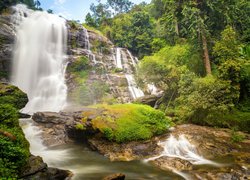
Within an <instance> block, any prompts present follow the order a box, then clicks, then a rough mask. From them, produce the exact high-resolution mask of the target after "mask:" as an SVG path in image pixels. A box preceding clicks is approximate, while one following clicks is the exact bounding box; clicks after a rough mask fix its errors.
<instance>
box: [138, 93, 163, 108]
mask: <svg viewBox="0 0 250 180" xmlns="http://www.w3.org/2000/svg"><path fill="white" fill-rule="evenodd" d="M161 97H162V94H159V95H147V96H143V97H141V98H138V99H136V100H135V102H136V103H140V104H146V105H149V106H151V107H155V104H156V102H157V101H158V100H159V99H160V98H161Z"/></svg>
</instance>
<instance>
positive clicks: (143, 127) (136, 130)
mask: <svg viewBox="0 0 250 180" xmlns="http://www.w3.org/2000/svg"><path fill="white" fill-rule="evenodd" d="M97 107H98V108H103V109H104V111H103V113H102V114H101V115H100V116H98V117H96V118H95V119H93V120H92V125H93V127H94V128H96V129H99V130H100V131H101V132H102V133H103V134H104V136H105V137H106V138H107V139H108V140H110V141H111V140H112V141H116V142H119V143H122V142H127V141H133V140H143V139H149V138H151V137H152V136H153V135H159V134H162V133H163V132H165V131H166V130H167V129H168V128H169V127H170V124H171V122H170V120H169V119H168V118H166V117H165V115H164V113H162V112H161V111H159V110H155V109H153V108H151V107H149V106H145V105H137V104H122V105H110V106H108V105H100V106H97Z"/></svg>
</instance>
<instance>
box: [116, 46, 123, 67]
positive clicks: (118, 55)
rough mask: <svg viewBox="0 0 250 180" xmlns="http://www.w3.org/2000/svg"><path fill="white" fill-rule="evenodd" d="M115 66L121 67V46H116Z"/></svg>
mask: <svg viewBox="0 0 250 180" xmlns="http://www.w3.org/2000/svg"><path fill="white" fill-rule="evenodd" d="M116 67H117V68H120V69H123V67H122V54H121V48H116Z"/></svg>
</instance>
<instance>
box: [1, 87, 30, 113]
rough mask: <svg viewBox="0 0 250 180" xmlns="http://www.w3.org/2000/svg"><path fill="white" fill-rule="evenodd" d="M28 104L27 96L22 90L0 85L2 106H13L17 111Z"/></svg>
mask: <svg viewBox="0 0 250 180" xmlns="http://www.w3.org/2000/svg"><path fill="white" fill-rule="evenodd" d="M27 102H28V97H27V95H26V94H25V93H24V92H22V91H21V90H20V89H18V88H17V87H15V86H12V85H8V84H5V83H0V104H11V105H12V106H14V107H15V108H16V109H21V108H23V107H24V106H25V105H26V104H27Z"/></svg>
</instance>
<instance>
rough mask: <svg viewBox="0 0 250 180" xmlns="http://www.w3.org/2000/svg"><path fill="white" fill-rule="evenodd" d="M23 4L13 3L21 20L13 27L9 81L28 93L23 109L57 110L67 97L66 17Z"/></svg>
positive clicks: (30, 111) (27, 111)
mask: <svg viewBox="0 0 250 180" xmlns="http://www.w3.org/2000/svg"><path fill="white" fill-rule="evenodd" d="M24 7H25V6H23V5H17V6H16V7H15V9H16V12H17V13H16V14H15V16H14V17H15V19H18V20H21V22H20V25H17V28H16V29H17V39H16V43H15V50H14V53H13V68H12V82H13V84H15V85H16V86H18V87H19V88H20V89H22V90H23V91H24V92H26V93H27V94H28V98H29V102H28V104H27V105H26V107H25V108H24V109H23V112H25V113H34V112H37V111H55V112H57V111H60V110H61V109H62V108H63V107H64V106H65V105H66V97H67V86H66V84H65V79H64V74H65V67H66V58H67V57H66V43H67V42H66V39H67V29H66V26H65V20H64V19H62V18H59V17H58V16H56V15H52V14H48V13H47V12H41V11H32V10H28V9H27V8H24ZM22 11H23V13H21V12H22ZM17 17H18V18H17Z"/></svg>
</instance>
